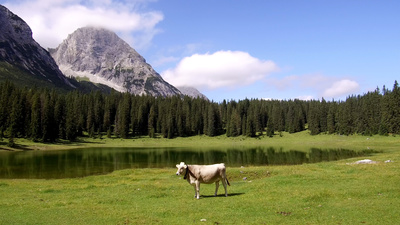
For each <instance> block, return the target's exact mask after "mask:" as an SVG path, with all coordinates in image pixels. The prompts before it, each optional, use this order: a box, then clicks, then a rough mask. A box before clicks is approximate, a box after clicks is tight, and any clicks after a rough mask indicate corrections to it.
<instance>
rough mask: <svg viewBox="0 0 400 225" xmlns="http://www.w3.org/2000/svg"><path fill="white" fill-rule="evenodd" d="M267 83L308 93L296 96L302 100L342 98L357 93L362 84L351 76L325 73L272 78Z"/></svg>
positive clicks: (279, 87)
mask: <svg viewBox="0 0 400 225" xmlns="http://www.w3.org/2000/svg"><path fill="white" fill-rule="evenodd" d="M267 83H268V84H269V85H270V86H272V87H274V88H276V89H278V90H281V91H282V90H285V91H286V90H291V91H294V90H295V91H296V92H297V93H307V94H304V95H301V96H298V97H296V98H297V99H300V100H311V99H315V98H322V97H323V98H341V97H346V95H351V94H355V92H357V91H359V88H360V85H359V84H358V83H357V81H354V80H351V79H349V78H341V77H332V76H326V75H323V74H319V73H318V74H305V75H290V76H285V77H283V78H270V79H268V81H267Z"/></svg>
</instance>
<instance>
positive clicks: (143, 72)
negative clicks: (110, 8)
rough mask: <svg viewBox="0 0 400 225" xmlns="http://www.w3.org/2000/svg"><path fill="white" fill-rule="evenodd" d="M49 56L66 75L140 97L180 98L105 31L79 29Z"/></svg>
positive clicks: (142, 62) (127, 47) (139, 57)
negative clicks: (143, 95) (86, 79)
mask: <svg viewBox="0 0 400 225" xmlns="http://www.w3.org/2000/svg"><path fill="white" fill-rule="evenodd" d="M50 53H51V55H52V56H53V58H54V59H55V61H56V62H57V64H58V66H59V68H60V70H61V71H62V72H63V73H64V74H65V75H66V76H74V77H87V78H89V80H90V81H92V82H94V83H102V84H105V85H108V86H110V87H112V88H114V89H116V90H118V91H121V92H126V91H127V92H130V93H132V94H137V95H142V94H147V95H152V96H172V95H181V92H180V91H179V90H178V89H176V88H175V87H174V86H172V85H170V84H169V83H167V82H166V81H164V80H163V79H162V77H161V76H160V75H159V74H158V73H157V72H156V71H154V69H153V68H152V67H151V66H150V65H149V64H147V63H146V61H145V59H144V58H143V57H142V56H141V55H139V54H138V53H137V52H136V51H135V50H134V49H133V48H131V47H130V46H129V45H128V44H127V43H126V42H125V41H123V40H122V39H121V38H119V37H118V36H117V35H116V34H115V33H113V32H111V31H108V30H106V29H102V28H94V27H84V28H80V29H78V30H76V31H75V32H74V33H72V34H70V35H68V38H67V39H66V40H64V41H63V42H62V43H61V44H60V45H59V46H58V47H57V48H56V49H50Z"/></svg>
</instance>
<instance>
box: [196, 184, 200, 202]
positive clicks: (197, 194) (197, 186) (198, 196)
mask: <svg viewBox="0 0 400 225" xmlns="http://www.w3.org/2000/svg"><path fill="white" fill-rule="evenodd" d="M196 196H197V199H199V198H200V182H199V181H196Z"/></svg>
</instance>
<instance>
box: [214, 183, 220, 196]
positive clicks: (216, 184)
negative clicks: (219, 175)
mask: <svg viewBox="0 0 400 225" xmlns="http://www.w3.org/2000/svg"><path fill="white" fill-rule="evenodd" d="M218 187H219V181H216V182H215V194H214V196H217V193H218Z"/></svg>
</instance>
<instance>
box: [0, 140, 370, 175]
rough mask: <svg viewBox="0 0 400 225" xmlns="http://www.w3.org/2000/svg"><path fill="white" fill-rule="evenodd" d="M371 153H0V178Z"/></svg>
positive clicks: (266, 150)
mask: <svg viewBox="0 0 400 225" xmlns="http://www.w3.org/2000/svg"><path fill="white" fill-rule="evenodd" d="M372 152H373V151H372V150H366V151H351V150H347V149H318V148H312V149H310V151H309V152H304V151H296V150H290V151H284V150H283V149H276V148H272V147H269V148H262V147H258V148H250V149H244V150H242V149H240V150H239V149H224V150H195V149H190V150H187V149H186V150H185V149H181V148H156V149H154V148H152V149H148V148H91V149H78V150H68V151H28V152H0V178H44V179H52V178H71V177H83V176H90V175H94V174H105V173H110V172H112V171H114V170H120V169H126V168H163V167H174V166H175V164H176V163H179V162H181V161H185V162H187V163H190V164H213V163H219V162H224V163H225V164H227V165H228V166H233V167H236V166H248V165H295V164H302V163H316V162H321V161H332V160H339V159H345V158H350V157H357V156H365V155H368V154H370V153H372Z"/></svg>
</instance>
